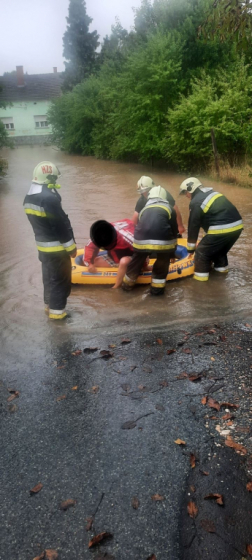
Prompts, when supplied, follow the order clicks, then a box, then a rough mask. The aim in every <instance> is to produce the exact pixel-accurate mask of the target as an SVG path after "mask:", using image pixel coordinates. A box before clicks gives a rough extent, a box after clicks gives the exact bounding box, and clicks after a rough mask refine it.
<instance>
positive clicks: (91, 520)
mask: <svg viewBox="0 0 252 560" xmlns="http://www.w3.org/2000/svg"><path fill="white" fill-rule="evenodd" d="M86 521H87V524H86V531H90V529H92V525H93V522H94V520H93V517H88V518H87V519H86Z"/></svg>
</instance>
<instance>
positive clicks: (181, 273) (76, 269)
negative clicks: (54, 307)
mask: <svg viewBox="0 0 252 560" xmlns="http://www.w3.org/2000/svg"><path fill="white" fill-rule="evenodd" d="M186 245H187V240H186V239H178V245H177V256H178V257H179V258H177V259H176V260H175V262H174V263H170V267H169V272H168V274H167V278H166V280H167V281H168V280H178V279H179V278H184V277H185V276H191V275H192V274H193V273H194V256H193V257H190V255H189V253H188V251H187V249H186ZM100 255H102V251H100ZM154 262H155V260H154V259H151V260H150V265H151V264H153V263H154ZM116 275H117V268H116V267H108V268H98V269H97V272H96V273H93V272H88V268H87V267H86V266H84V265H83V249H78V251H77V256H76V257H75V258H74V259H72V284H111V285H112V284H115V278H116ZM150 281H151V270H145V271H143V272H142V274H141V275H140V276H138V279H137V284H150Z"/></svg>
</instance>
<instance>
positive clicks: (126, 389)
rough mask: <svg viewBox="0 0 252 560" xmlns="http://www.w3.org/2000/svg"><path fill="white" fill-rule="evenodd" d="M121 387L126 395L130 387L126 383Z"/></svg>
mask: <svg viewBox="0 0 252 560" xmlns="http://www.w3.org/2000/svg"><path fill="white" fill-rule="evenodd" d="M121 387H122V389H123V390H124V391H125V393H128V392H129V391H130V389H131V387H130V385H129V384H128V383H122V385H121Z"/></svg>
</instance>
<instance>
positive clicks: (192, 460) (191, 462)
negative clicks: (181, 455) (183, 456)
mask: <svg viewBox="0 0 252 560" xmlns="http://www.w3.org/2000/svg"><path fill="white" fill-rule="evenodd" d="M190 465H191V467H192V469H194V467H195V465H196V457H195V455H194V454H193V453H190Z"/></svg>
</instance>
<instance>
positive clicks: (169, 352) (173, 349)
mask: <svg viewBox="0 0 252 560" xmlns="http://www.w3.org/2000/svg"><path fill="white" fill-rule="evenodd" d="M174 352H176V350H175V348H171V349H170V350H166V354H168V356H169V355H170V354H174Z"/></svg>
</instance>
